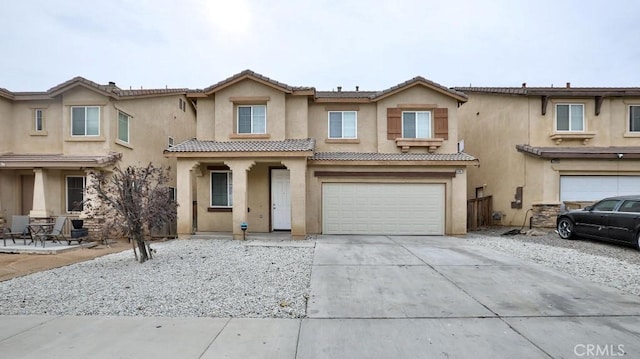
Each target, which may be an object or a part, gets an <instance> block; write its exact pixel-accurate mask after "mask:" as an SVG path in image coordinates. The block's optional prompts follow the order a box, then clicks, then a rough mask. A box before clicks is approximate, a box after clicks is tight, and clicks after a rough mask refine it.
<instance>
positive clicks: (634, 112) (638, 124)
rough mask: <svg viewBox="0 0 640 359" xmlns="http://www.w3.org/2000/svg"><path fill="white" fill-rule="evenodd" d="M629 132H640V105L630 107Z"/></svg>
mask: <svg viewBox="0 0 640 359" xmlns="http://www.w3.org/2000/svg"><path fill="white" fill-rule="evenodd" d="M629 132H640V105H631V106H629Z"/></svg>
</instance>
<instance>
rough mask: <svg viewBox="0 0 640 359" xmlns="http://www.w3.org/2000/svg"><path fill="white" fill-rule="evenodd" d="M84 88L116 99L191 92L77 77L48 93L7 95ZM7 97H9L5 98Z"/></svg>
mask: <svg viewBox="0 0 640 359" xmlns="http://www.w3.org/2000/svg"><path fill="white" fill-rule="evenodd" d="M78 85H80V86H84V87H87V88H90V89H93V90H96V91H98V92H100V93H102V94H103V95H105V96H110V97H115V98H124V97H136V96H162V95H175V94H186V93H187V92H188V91H189V90H188V89H186V88H164V89H131V90H123V89H121V88H119V87H118V86H116V85H115V84H114V83H110V84H107V85H101V84H98V83H96V82H93V81H91V80H87V79H85V78H84V77H81V76H76V77H74V78H72V79H71V80H68V81H65V82H63V83H61V84H58V85H56V86H54V87H52V88H50V89H48V90H47V91H44V92H35V91H31V92H27V91H24V92H11V91H7V90H5V91H6V94H7V95H8V94H10V95H11V96H12V98H15V97H18V98H19V97H32V96H47V97H52V96H56V95H58V94H59V93H61V92H64V91H66V90H68V89H70V88H73V87H75V86H78ZM1 90H3V89H0V94H4V92H3V91H1ZM5 97H7V96H5Z"/></svg>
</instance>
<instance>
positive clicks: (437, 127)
mask: <svg viewBox="0 0 640 359" xmlns="http://www.w3.org/2000/svg"><path fill="white" fill-rule="evenodd" d="M433 132H434V133H433V135H434V137H435V138H444V139H445V140H448V139H449V109H448V108H436V109H434V110H433Z"/></svg>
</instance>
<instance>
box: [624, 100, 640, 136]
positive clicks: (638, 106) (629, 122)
mask: <svg viewBox="0 0 640 359" xmlns="http://www.w3.org/2000/svg"><path fill="white" fill-rule="evenodd" d="M631 107H637V108H638V112H640V105H639V104H629V105H628V106H627V121H626V122H627V130H626V133H629V134H640V128H639V129H637V130H635V131H631ZM629 137H632V136H629Z"/></svg>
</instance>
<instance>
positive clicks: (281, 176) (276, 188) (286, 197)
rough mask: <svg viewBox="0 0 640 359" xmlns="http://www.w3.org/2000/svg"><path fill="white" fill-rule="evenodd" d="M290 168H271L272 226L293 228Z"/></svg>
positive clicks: (286, 228)
mask: <svg viewBox="0 0 640 359" xmlns="http://www.w3.org/2000/svg"><path fill="white" fill-rule="evenodd" d="M289 183H290V181H289V170H284V169H282V170H280V169H277V170H271V228H273V230H291V191H290V188H289Z"/></svg>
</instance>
